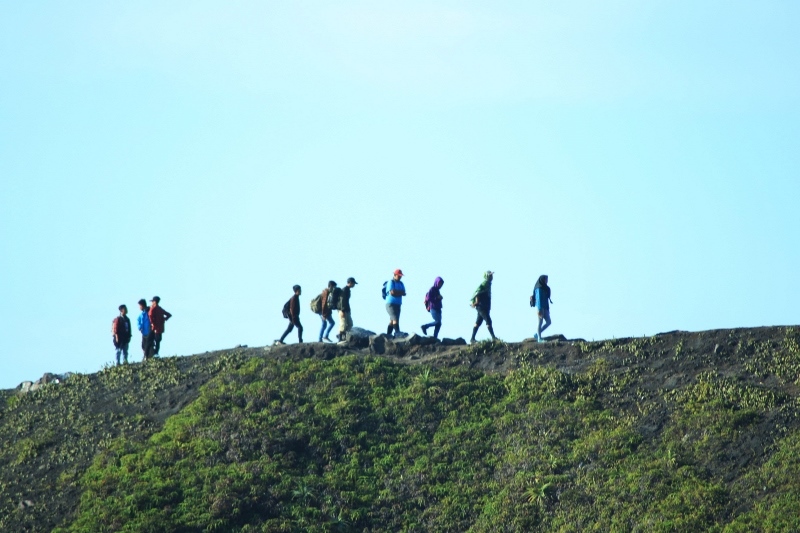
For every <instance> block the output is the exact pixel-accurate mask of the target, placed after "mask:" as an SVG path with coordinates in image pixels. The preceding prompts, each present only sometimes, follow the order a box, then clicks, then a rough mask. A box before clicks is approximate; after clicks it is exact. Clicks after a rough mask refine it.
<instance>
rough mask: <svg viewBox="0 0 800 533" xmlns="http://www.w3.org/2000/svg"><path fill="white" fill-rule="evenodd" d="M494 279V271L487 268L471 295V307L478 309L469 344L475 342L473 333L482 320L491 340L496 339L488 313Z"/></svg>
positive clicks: (476, 330)
mask: <svg viewBox="0 0 800 533" xmlns="http://www.w3.org/2000/svg"><path fill="white" fill-rule="evenodd" d="M493 279H494V272H492V271H491V270H487V271H486V272H485V273H484V274H483V281H482V282H481V284H480V285H478V288H477V289H476V290H475V294H473V295H472V307H474V308H475V309H476V310H477V311H478V317H477V318H476V319H475V327H473V328H472V338H471V339H470V341H469V342H470V344H472V343H474V342H475V334H476V333H478V328H480V327H481V324H483V322H484V321H485V322H486V329H488V330H489V334H490V335H491V336H492V340H493V341H496V340H497V337H495V335H494V330H493V329H492V317H491V316H490V315H489V312H490V311H491V309H492V280H493Z"/></svg>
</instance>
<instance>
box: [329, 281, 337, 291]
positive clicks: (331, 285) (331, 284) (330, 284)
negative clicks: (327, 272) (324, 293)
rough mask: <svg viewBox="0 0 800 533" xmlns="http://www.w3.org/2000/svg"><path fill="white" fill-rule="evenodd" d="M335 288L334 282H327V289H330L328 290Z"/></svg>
mask: <svg viewBox="0 0 800 533" xmlns="http://www.w3.org/2000/svg"><path fill="white" fill-rule="evenodd" d="M335 288H336V282H335V281H333V280H330V281H329V282H328V289H330V290H333V289H335Z"/></svg>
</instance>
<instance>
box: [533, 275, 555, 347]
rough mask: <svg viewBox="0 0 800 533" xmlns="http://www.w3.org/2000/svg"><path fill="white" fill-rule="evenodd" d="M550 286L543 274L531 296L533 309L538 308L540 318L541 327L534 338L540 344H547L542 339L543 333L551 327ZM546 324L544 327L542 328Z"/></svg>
mask: <svg viewBox="0 0 800 533" xmlns="http://www.w3.org/2000/svg"><path fill="white" fill-rule="evenodd" d="M551 303H553V302H552V301H551V300H550V286H549V285H548V284H547V276H546V275H544V274H542V275H541V276H539V280H538V281H537V282H536V285H535V286H534V287H533V295H532V296H531V307H533V306H535V307H536V313H537V315H538V316H539V327H538V328H537V330H536V333H535V334H534V335H533V338H534V339H536V340H537V341H539V342H545V341H544V339H543V338H542V332H543V331H544V330H546V329H547V328H548V327H549V326H550V304H551ZM542 322H544V327H542Z"/></svg>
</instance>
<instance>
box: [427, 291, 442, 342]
mask: <svg viewBox="0 0 800 533" xmlns="http://www.w3.org/2000/svg"><path fill="white" fill-rule="evenodd" d="M442 285H444V280H443V279H442V278H440V277H437V278H436V279H435V280H434V281H433V287H431V288H430V290H429V291H428V292H427V293H426V294H425V309H427V310H428V312H430V314H431V317H432V318H433V322H431V323H430V324H423V325H422V334H423V335H427V334H428V328H434V329H433V338H434V339H438V338H439V329H441V327H442V299H443V298H444V297H443V296H442V293H441V292H439V289H441V288H442Z"/></svg>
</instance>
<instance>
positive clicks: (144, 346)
mask: <svg viewBox="0 0 800 533" xmlns="http://www.w3.org/2000/svg"><path fill="white" fill-rule="evenodd" d="M147 338H148V335H142V360H143V361H144V360H146V359H147Z"/></svg>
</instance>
